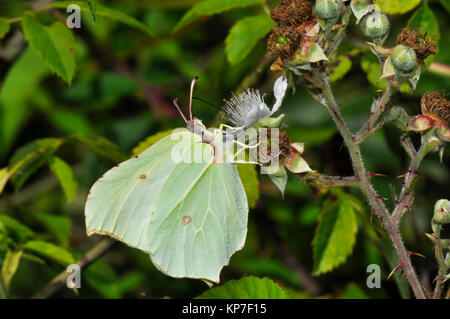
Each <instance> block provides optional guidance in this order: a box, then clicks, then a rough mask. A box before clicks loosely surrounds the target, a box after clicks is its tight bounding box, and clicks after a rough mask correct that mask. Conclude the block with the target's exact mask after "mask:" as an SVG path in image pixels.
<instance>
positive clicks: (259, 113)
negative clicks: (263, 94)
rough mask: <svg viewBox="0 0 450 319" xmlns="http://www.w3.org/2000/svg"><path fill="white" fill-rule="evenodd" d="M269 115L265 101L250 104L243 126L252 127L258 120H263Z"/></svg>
mask: <svg viewBox="0 0 450 319" xmlns="http://www.w3.org/2000/svg"><path fill="white" fill-rule="evenodd" d="M269 116H270V110H269V107H268V106H267V105H266V104H265V103H260V104H259V105H252V109H251V110H250V112H248V114H247V117H246V118H245V127H252V126H255V125H256V124H258V123H259V122H260V121H262V120H265V119H266V118H268V117H269Z"/></svg>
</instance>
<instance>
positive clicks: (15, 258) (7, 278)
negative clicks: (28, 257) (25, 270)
mask: <svg viewBox="0 0 450 319" xmlns="http://www.w3.org/2000/svg"><path fill="white" fill-rule="evenodd" d="M22 253H23V252H22V250H15V251H12V250H8V251H7V252H6V256H5V259H4V261H3V265H2V273H1V275H2V278H1V281H2V284H3V288H4V289H5V290H6V292H8V291H9V285H10V284H11V280H12V278H13V277H14V275H15V274H16V271H17V268H18V267H19V263H20V258H21V257H22Z"/></svg>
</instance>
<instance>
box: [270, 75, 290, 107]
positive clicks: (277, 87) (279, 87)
mask: <svg viewBox="0 0 450 319" xmlns="http://www.w3.org/2000/svg"><path fill="white" fill-rule="evenodd" d="M287 86H288V81H287V78H286V77H285V76H284V75H282V76H280V77H279V78H278V79H277V80H276V81H275V84H274V86H273V93H274V95H275V104H274V106H273V107H272V111H271V112H270V115H272V114H273V113H275V112H276V111H278V109H279V108H280V106H281V103H282V102H283V98H284V95H285V94H286V90H287Z"/></svg>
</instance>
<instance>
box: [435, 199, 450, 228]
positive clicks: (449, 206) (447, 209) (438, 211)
mask: <svg viewBox="0 0 450 319" xmlns="http://www.w3.org/2000/svg"><path fill="white" fill-rule="evenodd" d="M433 221H434V222H435V223H436V224H448V223H450V201H448V200H446V199H440V200H438V201H437V202H436V204H435V206H434V214H433Z"/></svg>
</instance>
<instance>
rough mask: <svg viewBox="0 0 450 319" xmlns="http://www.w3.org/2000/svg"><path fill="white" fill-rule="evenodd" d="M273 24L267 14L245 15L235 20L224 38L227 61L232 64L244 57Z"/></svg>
mask: <svg viewBox="0 0 450 319" xmlns="http://www.w3.org/2000/svg"><path fill="white" fill-rule="evenodd" d="M274 25H275V22H274V21H273V20H272V19H270V18H269V17H268V16H267V15H259V16H253V17H246V18H244V19H241V20H239V21H238V22H236V24H235V25H234V26H233V27H232V28H231V30H230V33H229V34H228V36H227V38H226V40H225V43H226V47H225V51H226V53H227V58H228V62H230V64H232V65H233V64H236V63H238V62H240V61H242V60H243V59H245V57H247V55H248V54H249V53H250V52H251V50H252V49H253V47H254V46H255V44H256V43H257V42H258V41H259V40H260V39H261V38H263V37H265V36H266V35H267V34H268V33H269V32H270V30H271V29H272V27H273V26H274Z"/></svg>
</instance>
